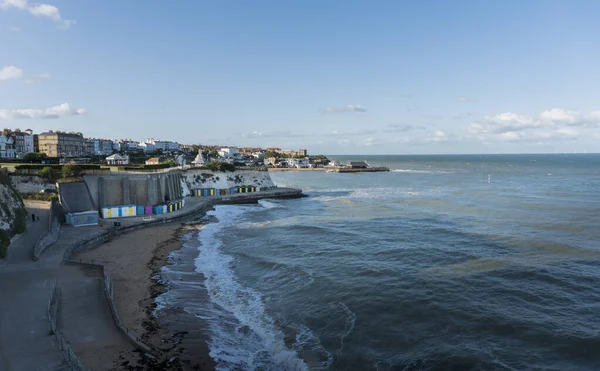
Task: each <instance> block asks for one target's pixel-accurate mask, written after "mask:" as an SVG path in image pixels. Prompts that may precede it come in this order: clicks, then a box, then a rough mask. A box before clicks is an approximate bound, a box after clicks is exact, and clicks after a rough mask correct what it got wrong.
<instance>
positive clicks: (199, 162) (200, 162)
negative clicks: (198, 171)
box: [192, 153, 206, 166]
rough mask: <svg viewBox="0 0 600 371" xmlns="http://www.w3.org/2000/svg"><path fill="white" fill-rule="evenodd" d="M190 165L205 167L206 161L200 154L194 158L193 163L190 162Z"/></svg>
mask: <svg viewBox="0 0 600 371" xmlns="http://www.w3.org/2000/svg"><path fill="white" fill-rule="evenodd" d="M192 165H194V166H203V165H206V160H205V159H204V156H202V153H198V155H197V156H196V158H195V159H194V161H192Z"/></svg>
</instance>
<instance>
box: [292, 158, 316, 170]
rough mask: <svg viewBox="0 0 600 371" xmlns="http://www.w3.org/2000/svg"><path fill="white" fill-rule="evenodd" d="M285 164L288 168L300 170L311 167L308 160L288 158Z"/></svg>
mask: <svg viewBox="0 0 600 371" xmlns="http://www.w3.org/2000/svg"><path fill="white" fill-rule="evenodd" d="M287 162H288V165H289V166H290V167H295V168H302V169H303V168H308V167H311V165H310V161H309V160H308V158H290V159H288V160H287Z"/></svg>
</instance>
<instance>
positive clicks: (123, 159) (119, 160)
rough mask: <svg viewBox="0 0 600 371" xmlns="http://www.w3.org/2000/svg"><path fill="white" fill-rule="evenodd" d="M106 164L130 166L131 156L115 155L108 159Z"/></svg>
mask: <svg viewBox="0 0 600 371" xmlns="http://www.w3.org/2000/svg"><path fill="white" fill-rule="evenodd" d="M106 163H107V164H109V165H129V155H120V154H118V153H115V154H114V155H112V156H108V157H107V158H106Z"/></svg>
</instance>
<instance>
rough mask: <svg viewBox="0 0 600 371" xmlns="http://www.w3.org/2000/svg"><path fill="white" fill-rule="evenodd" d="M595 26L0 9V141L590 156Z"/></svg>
mask: <svg viewBox="0 0 600 371" xmlns="http://www.w3.org/2000/svg"><path fill="white" fill-rule="evenodd" d="M598 14H600V2H597V1H552V0H545V1H534V0H530V1H512V0H506V1H441V0H438V1H410V2H409V1H376V2H369V1H296V2H292V1H259V0H257V1H183V0H178V1H108V0H107V1H59V0H44V2H41V3H36V2H33V1H31V0H0V125H3V127H12V128H14V127H19V128H21V129H25V128H31V129H33V130H34V131H38V132H39V131H44V130H48V129H59V130H76V131H81V132H83V133H84V134H85V135H86V136H90V137H107V138H133V139H136V140H144V139H146V138H149V137H159V138H163V139H168V140H175V141H179V142H182V143H188V144H193V143H203V144H223V145H237V146H263V147H271V146H276V147H281V148H284V149H294V148H307V149H308V150H309V152H311V153H317V152H318V153H326V154H405V153H408V154H410V153H415V154H416V153H515V152H519V153H529V152H573V151H574V150H575V151H577V152H586V151H587V152H600V151H599V150H598V148H599V146H598V143H599V142H600V125H599V124H600V100H599V99H598V97H599V93H598V87H599V86H600V73H598V66H600V48H599V47H598V42H599V41H600V23H599V22H597V15H598Z"/></svg>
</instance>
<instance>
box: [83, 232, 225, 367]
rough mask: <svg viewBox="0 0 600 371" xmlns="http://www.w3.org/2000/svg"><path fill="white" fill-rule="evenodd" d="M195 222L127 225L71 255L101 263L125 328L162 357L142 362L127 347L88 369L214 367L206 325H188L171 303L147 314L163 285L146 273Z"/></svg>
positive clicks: (177, 246)
mask: <svg viewBox="0 0 600 371" xmlns="http://www.w3.org/2000/svg"><path fill="white" fill-rule="evenodd" d="M198 228H199V226H198V225H194V226H184V225H182V224H180V223H172V224H165V225H161V226H157V227H153V228H147V229H142V230H138V231H133V232H130V233H126V234H123V235H121V236H119V237H118V238H115V239H113V240H111V241H109V242H107V243H105V244H103V245H101V246H98V247H97V248H95V249H92V250H90V251H86V252H83V253H80V254H78V255H77V256H75V257H74V260H76V261H79V260H81V261H82V262H87V263H95V264H102V265H104V267H105V270H106V271H107V272H108V273H109V275H110V277H111V279H112V282H113V288H114V299H115V304H116V307H117V311H118V313H119V317H120V319H121V322H122V325H123V326H124V327H125V328H126V329H127V331H128V332H129V333H131V334H133V335H134V336H136V337H138V338H141V339H143V341H144V342H145V343H147V344H149V345H151V346H153V347H155V348H158V349H160V350H161V351H162V352H163V357H162V360H160V361H165V362H162V363H160V362H159V361H157V362H156V363H153V362H150V363H148V361H147V359H145V358H143V357H141V354H140V353H139V352H132V353H131V354H115V356H114V358H115V359H113V360H112V362H107V360H104V365H105V367H102V366H100V365H98V367H94V366H93V365H90V366H91V367H90V369H107V370H141V369H144V370H146V369H156V370H212V369H214V364H213V361H212V359H211V358H210V356H209V355H208V346H207V345H206V335H205V333H206V331H204V329H198V328H197V327H198V323H197V319H195V321H194V327H195V328H193V329H188V328H187V327H188V326H187V325H189V323H188V322H187V321H186V319H185V317H186V314H185V313H183V314H182V313H179V311H178V310H177V309H169V310H167V311H164V312H161V315H160V316H159V318H155V317H154V316H153V315H152V313H153V310H154V308H155V303H154V298H155V297H157V296H158V295H160V294H162V293H163V292H165V291H166V289H167V287H166V286H165V285H162V284H160V283H158V282H156V281H155V280H153V278H152V277H154V276H155V274H157V273H158V272H159V271H160V269H161V267H163V266H164V265H165V264H168V257H169V254H170V253H171V252H172V251H175V250H178V249H181V247H182V241H181V238H182V236H184V235H186V234H196V233H197V232H198ZM188 237H189V236H188ZM188 239H189V238H188ZM189 330H193V331H189ZM188 334H191V335H188Z"/></svg>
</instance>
